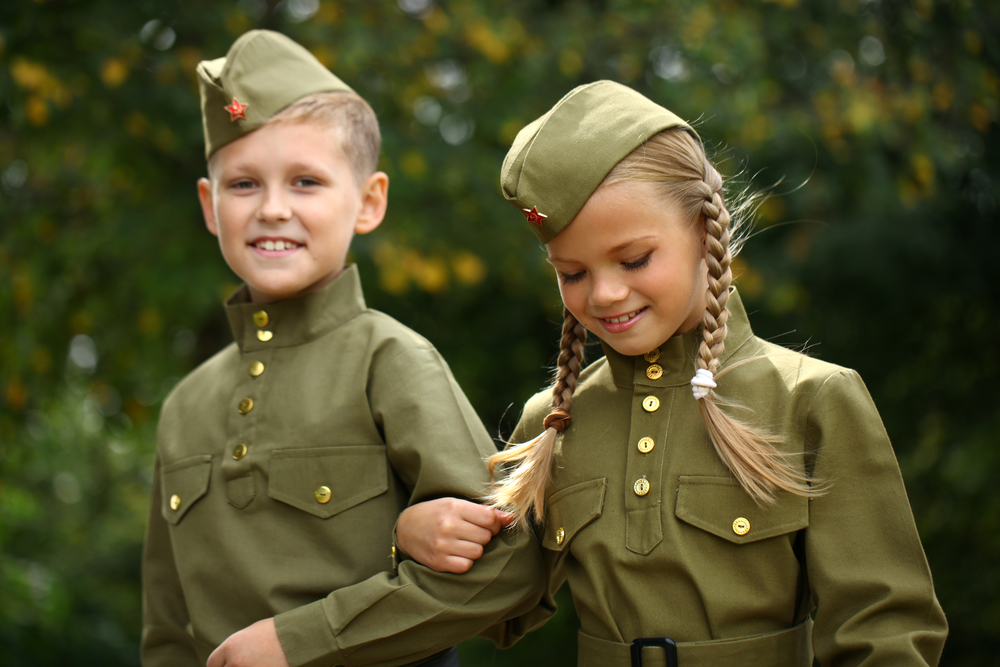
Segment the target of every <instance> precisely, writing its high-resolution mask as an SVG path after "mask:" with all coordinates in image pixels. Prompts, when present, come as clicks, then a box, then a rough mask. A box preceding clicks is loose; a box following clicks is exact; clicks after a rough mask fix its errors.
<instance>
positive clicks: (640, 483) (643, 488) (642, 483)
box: [632, 477, 649, 496]
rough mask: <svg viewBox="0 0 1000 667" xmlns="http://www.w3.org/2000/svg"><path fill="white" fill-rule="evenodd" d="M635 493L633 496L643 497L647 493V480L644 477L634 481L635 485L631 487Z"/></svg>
mask: <svg viewBox="0 0 1000 667" xmlns="http://www.w3.org/2000/svg"><path fill="white" fill-rule="evenodd" d="M632 489H633V490H634V491H635V495H637V496H644V495H646V494H647V493H649V480H648V479H646V478H645V477H643V478H641V479H637V480H635V485H634V486H633V487H632Z"/></svg>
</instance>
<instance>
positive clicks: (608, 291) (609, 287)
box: [590, 274, 628, 306]
mask: <svg viewBox="0 0 1000 667" xmlns="http://www.w3.org/2000/svg"><path fill="white" fill-rule="evenodd" d="M627 296H628V286H627V285H626V284H625V283H623V282H621V281H619V280H615V279H614V278H613V277H611V276H602V275H600V274H598V275H595V276H594V278H593V283H592V284H591V289H590V303H591V305H594V306H610V305H612V304H614V303H617V302H619V301H622V300H623V299H624V298H625V297H627Z"/></svg>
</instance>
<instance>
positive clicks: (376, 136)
mask: <svg viewBox="0 0 1000 667" xmlns="http://www.w3.org/2000/svg"><path fill="white" fill-rule="evenodd" d="M279 123H317V124H319V125H322V126H324V127H327V128H329V129H331V130H333V131H334V132H335V133H336V134H337V138H338V143H339V145H340V150H341V151H342V152H343V154H344V157H346V158H347V160H348V161H349V162H350V163H351V171H352V172H353V173H354V178H355V180H356V181H357V184H358V185H359V186H360V185H361V183H363V182H364V181H365V179H366V178H368V177H369V176H371V175H372V174H374V173H375V169H376V168H377V166H378V157H379V150H380V148H381V145H382V134H381V132H380V131H379V127H378V119H377V118H376V117H375V112H374V111H373V110H372V108H371V105H369V104H368V102H366V101H365V100H364V98H362V97H361V96H360V95H358V94H357V93H353V92H348V91H335V92H329V93H314V94H312V95H306V96H305V97H303V98H300V99H298V100H296V101H295V102H292V103H291V104H289V105H288V106H287V107H285V108H284V109H282V110H281V111H279V112H278V113H276V114H274V115H273V116H271V118H269V119H268V120H267V121H266V122H265V123H264V125H262V126H261V127H266V126H268V125H275V124H279ZM216 155H218V152H216V153H214V154H213V155H212V157H211V158H209V161H208V164H209V170H210V171H211V168H212V163H213V161H214V160H215V156H216Z"/></svg>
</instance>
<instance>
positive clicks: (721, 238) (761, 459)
mask: <svg viewBox="0 0 1000 667" xmlns="http://www.w3.org/2000/svg"><path fill="white" fill-rule="evenodd" d="M704 169H705V171H704V177H703V180H702V183H701V191H700V192H699V194H700V195H701V196H702V197H703V203H702V208H701V212H702V215H703V216H704V220H705V232H706V234H705V245H706V247H707V249H708V253H707V258H706V261H707V264H708V290H707V294H706V299H705V316H704V320H703V323H704V325H703V328H702V340H701V344H700V345H699V347H698V368H700V369H705V370H708V371H710V372H711V373H712V374H713V375H714V374H715V373H716V372H717V371H718V367H719V357H720V356H721V355H722V352H723V351H724V350H725V348H726V334H727V327H726V321H727V320H728V319H729V308H728V307H727V303H728V302H729V286H730V284H731V283H732V281H733V274H732V271H730V268H729V265H730V263H731V262H732V250H731V249H730V230H729V227H730V215H729V211H728V210H727V209H726V204H725V201H724V199H723V197H722V177H721V176H720V175H719V172H718V171H717V170H716V169H715V167H713V166H712V165H711V163H709V162H708V160H707V159H706V160H705V161H704ZM698 405H699V408H700V409H701V415H702V419H704V421H705V427H706V428H707V429H708V434H709V436H710V437H711V439H712V444H713V445H714V446H715V451H716V452H717V453H718V455H719V458H720V459H722V462H723V463H725V464H726V467H728V468H729V469H730V471H732V473H733V475H735V476H736V479H737V480H739V482H740V484H741V485H742V486H743V488H744V489H745V490H746V492H747V493H748V494H750V496H751V497H752V498H753V499H754V500H756V501H757V502H758V503H761V504H771V503H773V502H774V500H775V494H776V493H777V491H779V490H783V491H788V492H791V493H794V494H796V495H801V496H806V497H812V496H817V495H821V494H822V493H823V489H821V488H820V487H818V486H817V487H814V486H811V485H810V479H809V477H808V476H807V475H806V474H805V471H804V470H801V471H800V470H799V469H798V468H797V467H795V466H793V465H792V464H791V463H789V457H787V456H786V455H784V454H782V453H781V452H779V451H778V450H777V449H776V448H775V446H774V445H776V444H777V443H778V442H780V441H781V439H780V438H778V437H776V436H774V435H770V434H767V433H764V432H762V431H760V430H758V429H756V428H754V427H752V426H750V425H749V424H747V423H745V422H742V421H739V420H737V419H735V418H733V417H731V416H730V415H728V414H727V413H725V412H723V411H722V409H721V408H720V407H719V405H718V404H717V398H716V395H715V393H714V392H712V391H708V393H707V395H705V396H703V397H702V398H700V399H699V400H698Z"/></svg>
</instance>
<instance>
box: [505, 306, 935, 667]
mask: <svg viewBox="0 0 1000 667" xmlns="http://www.w3.org/2000/svg"><path fill="white" fill-rule="evenodd" d="M729 303H730V308H731V311H732V315H731V317H730V319H729V336H728V339H727V341H726V351H725V354H724V356H723V359H722V366H721V368H723V369H726V368H731V369H732V370H730V371H728V372H726V373H725V374H723V375H721V377H717V381H718V384H719V387H718V393H719V394H720V395H721V396H722V397H723V398H726V399H731V400H735V401H738V402H739V403H741V404H742V405H743V406H745V407H744V408H733V409H732V410H733V413H734V414H735V415H736V416H739V417H741V418H743V419H746V420H748V421H751V422H753V423H755V424H758V425H761V426H763V427H765V428H767V429H770V430H771V431H772V432H773V433H777V434H780V435H781V436H783V438H784V442H783V444H781V445H780V448H781V449H782V450H784V451H786V452H789V453H793V454H794V455H795V457H794V459H793V460H795V461H797V462H798V464H799V465H802V466H804V467H805V468H806V469H808V470H811V471H813V472H814V474H815V477H816V478H818V479H821V480H825V481H827V482H829V483H830V484H831V487H830V490H829V493H827V494H826V495H824V496H822V497H819V498H816V499H814V500H806V499H804V498H802V497H799V496H793V495H790V494H786V493H783V494H782V495H781V496H780V497H779V499H778V502H777V504H776V505H775V506H773V507H771V508H764V507H760V506H758V505H757V504H755V503H754V501H753V500H751V498H750V497H749V496H748V495H747V494H746V493H745V492H744V491H743V490H742V489H741V487H740V486H739V484H738V483H737V482H736V480H735V478H734V477H733V476H732V475H731V474H730V473H729V471H728V470H727V469H726V468H725V467H724V466H723V464H722V463H721V462H720V460H719V458H718V456H717V455H716V453H715V451H714V448H713V446H712V444H711V441H710V440H709V438H708V435H707V432H706V430H705V426H704V423H703V421H702V417H701V414H700V411H699V408H698V403H697V401H696V400H695V399H694V397H693V396H692V392H691V386H690V384H689V382H690V380H691V377H692V376H693V375H694V372H695V368H696V366H695V359H696V349H697V348H696V346H697V343H698V338H699V332H697V331H695V332H692V333H689V334H685V335H682V336H677V337H674V338H672V339H670V340H669V341H667V342H666V343H665V344H664V345H663V346H662V347H661V348H660V349H659V358H658V359H656V360H655V362H651V361H648V360H647V358H648V359H653V357H654V356H655V353H653V354H651V355H647V358H644V357H642V356H639V357H625V356H622V355H620V354H618V353H616V352H615V351H614V350H613V349H611V348H609V347H607V346H605V353H606V355H607V356H606V357H605V358H603V359H601V360H599V361H597V362H595V363H593V364H592V365H590V366H589V367H588V368H587V369H586V370H585V371H584V372H583V374H582V376H581V381H580V384H579V386H578V388H577V390H576V393H575V397H574V402H573V407H572V410H571V412H572V415H573V423H572V426H571V427H570V428H568V429H567V430H566V431H564V432H563V434H562V435H561V436H560V438H559V440H558V444H557V453H556V458H555V472H554V476H553V480H552V483H551V485H550V487H549V490H548V492H547V509H546V523H545V526H544V530H543V532H542V539H543V547H544V552H545V558H546V560H547V565H548V568H549V571H550V582H549V584H548V593H547V595H546V596H545V598H544V599H543V600H542V602H541V605H540V606H539V607H538V608H536V609H535V610H534V611H533V612H532V613H530V614H528V615H526V616H524V617H521V618H520V619H517V620H516V621H514V622H511V623H507V624H505V625H504V626H502V627H497V628H493V629H492V631H491V632H490V633H487V634H488V635H489V636H492V637H493V638H494V639H496V640H497V641H499V642H501V643H503V644H509V643H511V642H512V641H514V640H516V638H517V637H518V636H519V635H520V634H523V633H524V632H526V631H528V630H529V629H531V628H532V627H536V626H537V625H539V624H540V623H542V622H544V620H545V619H546V618H547V617H548V616H549V615H551V614H552V613H553V611H554V609H555V604H554V602H553V594H554V593H555V592H556V590H557V589H558V588H559V587H560V586H562V584H563V582H564V581H568V582H569V586H570V590H571V593H572V596H573V600H574V602H575V604H576V610H577V613H578V615H579V618H580V624H581V627H582V631H581V634H580V665H599V664H603V665H606V666H607V665H610V666H612V667H613V665H615V664H621V665H628V664H629V662H628V659H627V646H626V647H624V653H623V648H622V646H621V645H622V644H623V643H624V644H628V643H629V642H631V641H632V640H634V639H636V638H640V637H642V638H645V637H657V636H658V637H669V638H671V639H673V640H674V641H675V642H677V643H678V644H679V649H678V652H679V656H680V665H681V667H687V666H690V665H719V666H723V667H724V666H726V665H740V666H741V667H744V666H754V665H761V666H765V665H766V666H771V667H773V666H775V665H803V666H811V665H812V664H813V662H812V657H813V653H814V654H815V656H816V658H818V660H819V663H820V664H821V665H862V664H864V665H876V664H877V665H885V664H900V665H901V664H907V665H918V664H919V665H922V664H937V661H938V658H939V656H940V653H941V649H942V646H943V643H944V639H945V636H946V633H947V626H946V622H945V618H944V614H943V612H942V610H941V607H940V606H939V604H938V601H937V599H936V597H935V595H934V588H933V585H932V582H931V574H930V571H929V569H928V566H927V562H926V559H925V557H924V553H923V549H922V547H921V545H920V541H919V538H918V535H917V531H916V528H915V525H914V522H913V517H912V514H911V511H910V508H909V503H908V501H907V498H906V492H905V490H904V488H903V482H902V479H901V477H900V473H899V468H898V465H897V463H896V459H895V457H894V455H893V451H892V447H891V445H890V443H889V440H888V438H887V436H886V433H885V430H884V429H883V426H882V422H881V420H880V418H879V415H878V413H877V411H876V409H875V406H874V404H873V403H872V400H871V398H870V397H869V394H868V392H867V390H866V389H865V386H864V384H863V383H862V381H861V379H860V378H859V377H858V375H857V374H856V373H855V372H854V371H851V370H848V369H844V368H841V367H838V366H834V365H831V364H829V363H824V362H822V361H818V360H816V359H812V358H810V357H807V356H805V355H802V354H798V353H795V352H791V351H788V350H785V349H783V348H780V347H777V346H774V345H771V344H769V343H766V342H764V341H762V340H760V339H758V338H756V337H754V336H753V334H752V332H751V330H750V326H749V323H748V321H747V318H746V314H745V312H744V310H743V306H742V304H741V303H740V300H739V297H738V295H737V294H735V293H734V294H733V295H732V298H731V300H730V302H729ZM749 359H752V361H745V360H749ZM740 362H745V363H742V364H741V365H737V364H740ZM654 363H655V366H656V367H658V368H654ZM659 369H662V371H660V370H659ZM549 400H550V393H549V392H547V391H546V392H542V393H540V394H538V395H536V396H535V397H534V398H532V399H531V400H530V401H529V402H528V404H527V406H526V407H525V410H524V415H523V417H522V419H521V421H520V423H519V424H518V426H517V427H516V429H515V432H514V434H513V441H514V442H523V441H525V440H527V439H528V438H530V437H532V436H535V435H537V434H538V433H540V432H541V430H542V419H543V418H544V416H545V414H546V413H547V412H548V405H549ZM813 609H815V615H814V616H815V622H814V623H815V624H814V626H813V628H812V632H811V637H810V632H809V627H808V626H809V624H810V620H809V619H808V616H809V614H810V612H811V611H812V610H813ZM790 628H794V629H793V630H789V629H790ZM647 653H648V654H649V655H651V656H653V657H654V658H655V657H656V652H649V651H648V650H647ZM644 654H646V653H644ZM623 656H625V657H623ZM685 656H688V657H687V658H685ZM646 664H652V665H662V664H663V662H662V654H660V661H659V662H655V661H654V662H647V663H646Z"/></svg>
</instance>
